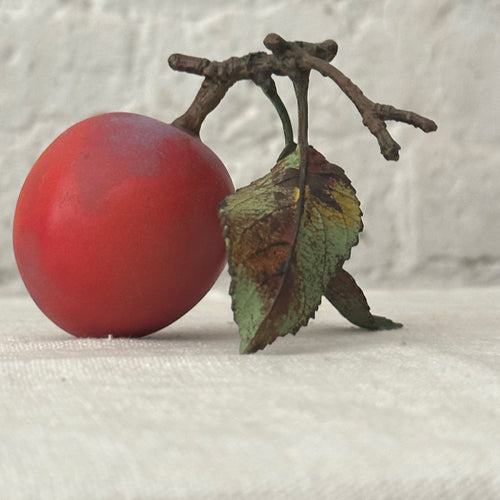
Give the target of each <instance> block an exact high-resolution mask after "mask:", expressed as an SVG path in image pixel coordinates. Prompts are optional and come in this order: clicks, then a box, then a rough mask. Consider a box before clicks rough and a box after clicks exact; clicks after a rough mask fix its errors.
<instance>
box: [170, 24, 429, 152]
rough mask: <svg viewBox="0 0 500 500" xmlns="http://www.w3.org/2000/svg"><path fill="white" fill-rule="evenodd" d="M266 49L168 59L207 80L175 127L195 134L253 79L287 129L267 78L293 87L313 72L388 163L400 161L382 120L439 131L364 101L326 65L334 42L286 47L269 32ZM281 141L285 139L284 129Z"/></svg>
mask: <svg viewBox="0 0 500 500" xmlns="http://www.w3.org/2000/svg"><path fill="white" fill-rule="evenodd" d="M264 45H265V46H266V47H267V48H268V49H269V50H271V51H272V54H268V53H265V52H256V53H251V54H248V55H246V56H242V57H231V58H230V59H227V60H225V61H223V62H217V61H209V60H208V59H201V58H198V57H192V56H185V55H181V54H173V55H172V56H170V58H169V64H170V66H171V67H172V68H173V69H174V70H177V71H185V72H187V73H194V74H197V75H201V76H204V77H205V80H204V81H203V83H202V86H201V88H200V90H199V92H198V94H197V96H196V97H195V99H194V101H193V103H192V104H191V106H190V107H189V108H188V110H187V111H186V112H185V113H184V114H183V115H182V116H180V117H179V118H177V119H176V120H175V121H174V122H173V124H174V125H176V126H177V127H179V128H181V129H183V130H186V131H188V132H190V133H191V134H194V135H199V132H200V127H201V124H202V123H203V120H204V119H205V117H206V116H207V115H208V113H210V112H211V111H212V110H213V109H214V108H215V107H216V106H217V105H218V104H219V102H220V101H221V100H222V98H223V97H224V96H225V94H226V92H227V91H228V90H229V88H230V87H231V86H232V85H234V83H236V82H237V81H239V80H252V81H253V82H254V83H255V84H257V85H259V86H261V87H262V89H263V90H264V91H265V93H266V95H267V96H268V97H269V98H270V99H271V100H272V101H273V104H274V105H275V107H276V109H277V110H278V112H279V113H280V118H281V119H282V122H283V124H284V129H285V128H286V123H287V122H288V124H289V118H288V115H287V114H286V110H283V108H284V107H283V105H282V104H283V103H282V102H281V100H280V99H279V96H278V95H277V92H275V91H273V92H271V94H269V92H266V89H267V90H269V88H271V89H272V86H273V85H274V82H272V78H271V77H272V75H278V76H288V77H290V78H291V79H292V81H294V82H296V81H297V78H298V76H297V75H298V74H299V73H301V72H304V71H310V70H312V69H314V70H316V71H318V72H319V73H320V74H322V75H323V76H325V77H328V78H330V79H332V80H333V81H334V82H335V83H336V84H337V85H338V86H339V87H340V89H341V90H342V91H343V92H344V93H345V94H346V96H347V97H348V98H349V99H350V100H351V101H352V102H353V104H354V105H355V106H356V108H357V110H358V111H359V113H360V114H361V117H362V119H363V124H364V125H365V126H366V127H368V129H369V130H370V132H371V133H372V134H373V135H374V136H375V137H376V138H377V140H378V143H379V146H380V151H381V153H382V154H383V156H384V157H385V158H386V159H387V160H397V159H398V157H399V153H398V151H399V149H400V146H399V144H398V143H397V142H396V141H395V140H394V139H393V138H392V137H391V135H390V134H389V132H388V131H387V128H386V125H385V122H386V121H388V120H395V121H399V122H404V123H408V124H410V125H413V126H414V127H417V128H419V129H421V130H423V131H424V132H432V131H434V130H436V129H437V125H436V124H435V123H434V122H433V121H432V120H430V119H428V118H425V117H423V116H420V115H418V114H416V113H413V112H412V111H405V110H401V109H397V108H394V107H393V106H390V105H386V104H378V103H374V102H373V101H371V100H370V99H368V98H367V97H366V96H365V95H364V94H363V92H362V91H361V89H360V88H359V87H358V86H357V85H355V84H354V83H353V82H352V81H351V80H350V79H349V78H348V77H347V76H345V75H344V74H343V73H342V72H341V71H340V70H338V69H337V68H336V67H335V66H333V65H332V64H330V61H331V60H332V59H333V58H334V57H335V55H336V53H337V48H338V47H337V44H336V43H335V42H334V41H333V40H326V41H325V42H322V43H308V42H289V41H286V40H284V39H283V38H282V37H280V36H279V35H276V34H273V33H272V34H269V35H267V36H266V38H265V39H264ZM270 82H272V83H270ZM274 90H275V89H274ZM285 136H287V131H286V130H285ZM289 137H290V131H288V142H289Z"/></svg>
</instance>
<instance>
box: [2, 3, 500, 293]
mask: <svg viewBox="0 0 500 500" xmlns="http://www.w3.org/2000/svg"><path fill="white" fill-rule="evenodd" d="M499 5H500V4H499V3H498V0H474V1H470V0H463V1H460V0H385V1H377V0H338V1H333V0H308V1H307V2H306V1H284V0H274V1H273V2H269V1H268V0H254V1H250V0H247V1H240V2H236V1H223V0H211V1H210V2H208V1H205V0H203V1H202V0H196V1H189V0H186V1H183V2H182V1H179V0H166V1H165V0H142V1H140V2H138V1H136V0H74V1H71V0H43V2H41V1H38V0H0V284H3V285H4V286H6V287H7V289H10V290H20V289H21V286H20V284H19V280H18V278H17V273H16V271H15V264H14V260H13V256H12V251H11V225H12V215H13V210H14V206H15V201H16V197H17V194H18V192H19V190H20V188H21V185H22V182H23V180H24V178H25V176H26V175H27V173H28V171H29V169H30V167H31V165H32V164H33V162H34V161H35V159H36V158H37V156H38V155H39V154H40V153H41V151H42V150H43V149H44V148H45V147H46V146H47V145H48V144H49V143H50V142H51V141H52V140H53V139H54V138H55V137H56V135H58V134H59V133H60V132H62V131H63V130H64V129H65V128H67V127H68V126H70V125H72V124H73V123H74V122H76V121H79V120H81V119H83V118H86V117H87V116H89V115H93V114H96V113H100V112H105V111H112V110H122V111H133V112H138V113H144V114H147V115H151V116H154V117H156V118H159V119H162V120H164V121H167V122H168V121H171V120H173V119H174V118H176V117H177V116H178V115H179V114H180V113H181V112H182V111H184V109H185V108H186V107H187V106H188V105H189V104H190V102H191V100H192V98H193V97H194V95H195V92H196V91H197V89H198V86H199V84H200V83H201V79H200V78H199V77H196V76H192V75H186V74H177V73H175V72H173V71H172V70H170V69H169V67H168V65H167V58H168V55H169V54H171V53H173V52H183V53H187V54H191V55H199V56H203V57H208V58H211V59H225V58H227V57H229V56H232V55H243V54H245V53H247V52H249V51H257V50H264V47H263V46H262V40H263V38H264V36H265V35H266V34H267V33H269V32H277V33H280V34H281V35H283V36H284V37H285V38H289V39H300V40H308V41H321V40H324V39H327V38H333V39H335V40H336V41H337V42H338V43H339V47H340V49H339V54H338V56H337V58H336V60H335V64H336V65H337V66H338V67H339V68H340V69H341V70H342V71H344V72H345V73H346V74H347V75H348V76H349V77H350V78H351V79H352V80H353V81H355V82H356V83H358V84H359V86H360V87H361V88H362V89H363V91H364V92H365V93H366V94H367V95H368V96H369V97H370V98H372V99H373V100H376V101H379V102H385V103H388V104H393V105H395V106H398V107H402V108H408V109H412V110H414V111H417V112H418V113H420V114H424V115H427V116H430V117H431V118H433V119H435V120H436V121H437V123H438V125H439V130H438V132H437V133H434V134H430V135H425V134H423V133H422V132H420V131H418V130H416V129H414V128H412V127H409V126H405V125H400V124H393V125H391V126H390V130H391V131H392V132H393V133H394V136H395V138H396V140H397V141H398V142H399V143H400V144H401V146H402V151H401V159H400V161H399V163H393V162H391V163H389V162H386V161H385V160H384V159H383V158H382V157H381V155H380V154H379V151H378V146H377V144H376V142H375V139H374V138H373V137H372V136H371V135H370V134H369V132H368V131H367V130H366V129H365V128H364V127H363V126H362V124H361V121H360V118H359V115H358V114H357V112H356V111H355V109H354V107H353V106H352V104H351V103H350V102H349V101H348V100H347V98H345V96H344V95H343V94H341V92H340V91H339V90H338V89H337V88H336V87H335V86H334V85H333V83H331V82H329V81H327V80H325V79H323V78H322V77H319V76H317V77H316V76H315V77H313V78H312V82H311V92H310V97H311V103H310V107H311V130H310V132H311V133H310V140H311V143H312V144H313V145H314V146H315V147H317V148H318V149H319V150H320V151H322V152H323V153H324V154H325V155H326V156H327V157H328V158H329V160H330V161H332V162H334V163H338V164H339V165H341V166H343V167H344V169H345V170H346V171H347V173H348V175H349V176H350V177H351V179H352V181H353V183H354V185H355V187H356V188H357V191H358V194H359V197H360V199H361V201H362V206H363V210H364V212H365V218H364V221H365V231H364V233H363V235H362V238H361V242H360V245H359V246H358V247H357V248H355V249H354V251H353V255H352V259H351V261H350V263H349V266H348V267H349V269H350V270H351V271H352V272H353V274H354V275H355V276H356V278H357V279H358V281H359V283H360V284H361V285H363V286H388V285H394V284H395V285H398V286H415V285H431V284H440V285H453V284H491V283H496V284H500V211H499V208H500V168H499V167H500V165H499V158H500V144H499V143H500V133H499V118H498V116H499V114H500V96H499V88H500V77H499V76H500V72H499V69H498V68H499V64H500V53H499V41H500V37H499V34H498V32H499V29H498V26H499V25H500V7H499ZM279 88H280V90H281V91H282V93H283V96H284V98H285V100H286V102H287V103H289V104H290V106H291V110H292V111H294V104H293V99H292V93H291V89H290V85H289V82H288V81H285V80H283V79H280V81H279ZM280 134H281V132H280V126H279V122H278V120H277V118H276V117H275V115H274V111H273V110H272V108H271V106H270V104H269V103H268V102H267V100H266V99H265V98H264V97H263V96H262V95H261V94H260V91H259V90H258V89H257V88H254V87H253V86H252V85H251V84H250V83H246V82H241V83H239V84H237V86H235V87H234V88H233V89H232V90H231V91H230V93H229V94H228V96H227V98H226V99H225V100H224V102H223V103H222V104H221V105H220V107H219V108H218V109H217V110H216V111H215V112H213V114H212V115H210V117H209V118H208V120H207V121H206V123H205V125H204V128H203V130H202V138H203V139H204V141H205V142H206V143H207V144H208V145H209V146H210V147H212V148H213V149H214V150H215V151H216V152H217V153H218V155H219V156H220V157H221V159H222V160H223V161H224V162H225V163H226V165H227V167H228V169H229V171H230V173H231V174H232V176H233V178H234V181H235V184H236V185H237V186H241V185H243V184H246V183H248V182H249V181H251V180H253V179H254V178H256V177H258V176H260V175H262V174H263V173H265V172H266V171H267V170H268V169H269V168H271V167H272V166H273V164H274V160H275V157H276V156H277V154H278V153H279V151H280V148H281V135H280ZM4 289H5V288H4Z"/></svg>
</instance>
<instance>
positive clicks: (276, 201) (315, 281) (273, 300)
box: [219, 148, 362, 353]
mask: <svg viewBox="0 0 500 500" xmlns="http://www.w3.org/2000/svg"><path fill="white" fill-rule="evenodd" d="M299 164H300V155H299V151H298V148H297V149H296V150H295V151H294V152H293V153H291V154H290V155H288V156H287V157H286V158H284V159H283V160H281V161H279V162H278V164H277V165H276V166H275V167H274V168H273V169H272V170H271V172H270V173H268V174H267V175H265V176H264V177H262V178H260V179H258V180H257V181H255V182H253V183H252V184H250V185H249V186H246V187H244V188H242V189H238V190H237V191H236V193H234V194H233V195H230V196H229V197H227V198H226V199H225V200H224V201H223V202H222V204H221V206H220V210H219V215H220V218H221V221H222V225H223V228H224V237H225V239H226V244H227V247H228V260H229V272H230V274H231V278H232V280H231V288H230V293H231V296H232V308H233V312H234V318H235V321H236V322H237V323H238V326H239V331H240V337H241V344H240V352H242V353H250V352H255V351H257V350H259V349H263V348H264V347H265V346H266V345H267V344H270V343H271V342H273V341H274V340H275V339H276V338H277V337H278V336H282V335H286V334H288V333H293V334H294V333H296V332H297V331H298V330H299V329H300V327H301V326H304V325H306V324H307V323H308V321H309V319H310V318H311V317H313V316H314V313H315V311H316V309H317V308H318V306H319V304H320V302H321V298H322V296H323V294H324V292H325V290H326V288H327V285H328V283H329V281H330V278H331V277H332V276H333V275H335V273H336V272H337V270H338V269H340V268H341V266H342V264H343V262H344V261H345V260H346V259H348V258H349V256H350V251H351V247H352V246H354V245H356V244H357V242H358V233H359V232H360V231H361V230H362V222H361V210H360V208H359V201H358V199H357V198H356V194H355V190H354V188H353V187H352V186H351V182H350V181H349V179H348V178H347V177H346V175H345V173H344V171H343V170H342V169H341V168H340V167H338V166H336V165H333V164H331V163H329V162H328V161H327V160H326V159H325V158H324V157H323V156H322V155H321V154H320V153H318V152H317V151H315V150H314V149H313V148H309V150H308V166H307V167H308V168H307V175H306V177H305V183H304V184H303V185H301V176H300V170H299Z"/></svg>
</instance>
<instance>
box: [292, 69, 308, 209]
mask: <svg viewBox="0 0 500 500" xmlns="http://www.w3.org/2000/svg"><path fill="white" fill-rule="evenodd" d="M293 87H294V90H295V95H296V96H297V108H298V115H299V136H298V141H299V152H300V166H299V171H300V177H299V189H300V198H301V199H300V200H299V205H300V204H303V203H304V194H305V185H306V178H307V156H308V152H309V143H308V128H309V109H308V108H309V107H308V102H307V90H308V87H309V71H307V72H300V73H299V74H298V76H297V77H296V78H294V80H293Z"/></svg>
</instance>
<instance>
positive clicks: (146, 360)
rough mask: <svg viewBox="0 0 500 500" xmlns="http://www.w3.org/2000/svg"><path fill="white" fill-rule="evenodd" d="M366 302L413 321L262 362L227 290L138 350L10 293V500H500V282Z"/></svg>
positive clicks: (1, 466) (297, 345) (327, 337)
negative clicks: (68, 325)
mask: <svg viewBox="0 0 500 500" xmlns="http://www.w3.org/2000/svg"><path fill="white" fill-rule="evenodd" d="M367 295H368V298H369V301H370V302H371V305H372V309H373V311H374V313H376V314H383V315H387V316H390V317H392V318H393V319H395V320H398V321H402V322H403V323H405V328H404V329H402V330H397V331H390V332H377V333H370V332H365V331H362V330H359V329H356V328H354V327H351V326H350V325H349V324H348V323H347V322H346V321H344V320H343V319H342V318H341V317H340V316H339V315H338V314H337V313H336V312H335V310H334V309H333V308H332V307H331V306H330V305H329V304H326V303H325V304H324V305H323V306H322V307H321V309H320V311H319V312H318V314H317V317H316V320H314V321H313V322H312V323H311V324H310V326H309V327H307V328H305V329H303V330H301V331H300V332H299V333H298V334H297V336H296V337H292V336H289V337H286V338H282V339H278V340H277V341H276V342H275V343H274V344H273V345H272V346H269V347H268V348H267V349H266V350H265V351H263V352H260V353H258V354H256V355H251V356H240V355H239V354H238V342H239V338H238V334H237V330H236V327H235V325H234V324H233V323H232V315H231V311H230V306H229V299H228V297H227V296H226V295H225V294H223V293H221V292H217V291H216V292H212V293H211V294H210V295H209V296H207V297H206V298H205V299H204V300H203V301H202V302H201V303H200V304H199V305H198V306H197V307H196V308H195V309H194V310H193V311H191V312H190V313H189V314H188V315H187V316H185V317H184V318H182V319H181V320H179V321H178V322H177V323H175V324H174V325H171V326H170V327H169V328H167V329H166V330H164V331H163V332H160V333H157V334H154V335H152V336H150V337H146V338H143V339H136V340H129V339H125V340H124V339H102V340H88V339H76V338H73V337H71V336H70V335H68V334H66V333H64V332H62V331H61V330H59V329H58V328H57V327H55V326H54V325H52V324H51V323H50V322H49V321H48V320H47V319H45V318H44V317H43V316H42V315H41V313H39V312H38V310H37V309H36V307H35V306H34V304H33V303H32V302H31V301H30V299H28V298H24V297H22V298H19V297H18V298H14V297H10V298H9V297H4V298H1V299H0V315H1V318H2V327H1V331H0V391H1V392H0V498H1V499H5V500H17V499H23V500H24V499H29V500H33V499H51V500H58V499H72V500H74V499H77V500H78V499H82V500H83V499H85V500H90V499H122V500H123V499H171V498H172V499H174V498H175V499H221V500H226V499H227V500H229V499H268V498H269V499H287V500H291V499H305V498H307V499H309V498H311V499H365V498H370V499H406V498H408V499H425V500H429V499H448V498H450V499H465V498H468V499H476V498H477V499H494V498H496V499H498V498H500V383H499V381H500V313H499V303H500V289H499V288H490V289H459V290H446V291H436V290H435V291H415V290H414V291H387V292H377V291H372V292H370V291H368V293H367Z"/></svg>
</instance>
